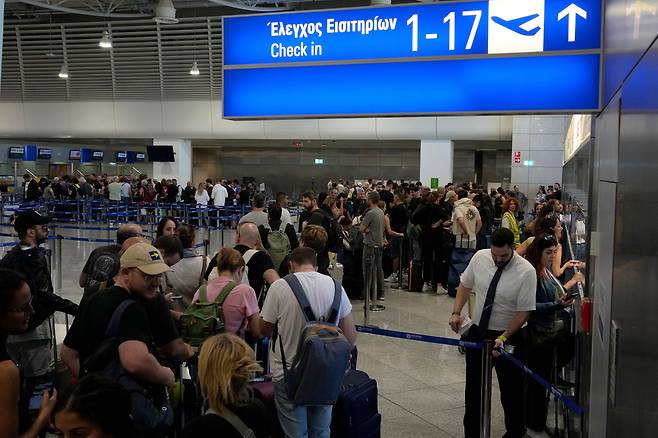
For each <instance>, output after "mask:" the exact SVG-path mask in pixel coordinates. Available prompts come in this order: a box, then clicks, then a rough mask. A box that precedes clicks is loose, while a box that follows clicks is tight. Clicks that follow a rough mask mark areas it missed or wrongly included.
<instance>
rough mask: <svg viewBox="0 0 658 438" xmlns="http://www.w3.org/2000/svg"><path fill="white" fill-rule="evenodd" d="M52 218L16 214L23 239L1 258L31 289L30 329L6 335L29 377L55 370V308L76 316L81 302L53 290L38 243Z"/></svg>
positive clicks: (1, 265) (45, 235) (2, 265)
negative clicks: (21, 332) (50, 319)
mask: <svg viewBox="0 0 658 438" xmlns="http://www.w3.org/2000/svg"><path fill="white" fill-rule="evenodd" d="M50 221H51V218H50V217H47V216H41V215H40V214H39V213H37V212H35V211H31V210H28V211H24V212H21V213H19V214H18V216H16V220H15V221H14V229H15V230H16V233H17V234H18V238H19V239H20V242H19V243H18V245H16V246H15V247H13V248H12V249H11V250H10V251H9V252H8V253H7V255H5V256H4V257H3V259H2V260H1V261H0V268H5V269H10V270H12V271H15V272H19V273H21V274H23V276H24V277H25V279H26V281H27V284H28V286H30V292H32V297H33V298H32V307H33V308H34V314H33V315H32V317H31V318H30V323H29V326H28V331H27V332H26V333H24V334H22V335H17V336H10V337H9V338H8V339H7V350H8V351H9V354H10V355H11V356H12V358H13V359H14V361H15V362H17V363H20V364H21V372H22V373H23V375H24V376H25V377H26V378H38V377H42V376H44V375H46V374H48V373H50V372H52V371H53V370H52V363H53V359H54V358H53V356H52V353H53V348H52V345H51V339H52V333H51V330H50V323H49V318H50V316H51V315H52V314H53V313H55V312H64V313H68V314H69V315H73V316H75V315H76V314H77V313H78V306H77V305H76V304H75V303H73V302H71V301H69V300H67V299H64V298H62V297H60V296H58V295H55V293H54V291H53V283H52V281H51V279H50V270H49V269H48V261H47V259H46V256H45V253H44V250H43V249H42V248H40V247H39V245H41V244H43V243H45V242H46V241H47V240H48V223H50Z"/></svg>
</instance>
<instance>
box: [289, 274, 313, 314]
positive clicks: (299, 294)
mask: <svg viewBox="0 0 658 438" xmlns="http://www.w3.org/2000/svg"><path fill="white" fill-rule="evenodd" d="M283 279H284V280H285V281H286V283H288V286H290V289H292V293H293V294H295V298H297V302H298V303H299V306H300V307H301V308H302V313H304V318H306V322H311V321H316V320H317V319H316V318H315V315H314V314H313V309H311V303H309V302H308V298H306V293H305V292H304V288H303V287H302V284H301V283H300V282H299V279H298V278H297V277H296V276H295V274H288V275H286V276H285V277H284V278H283Z"/></svg>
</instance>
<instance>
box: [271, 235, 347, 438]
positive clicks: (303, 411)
mask: <svg viewBox="0 0 658 438" xmlns="http://www.w3.org/2000/svg"><path fill="white" fill-rule="evenodd" d="M290 272H292V273H293V275H295V276H296V277H297V279H298V280H299V282H300V283H301V285H302V287H303V289H304V292H305V294H306V297H307V298H308V301H309V303H310V305H311V309H312V310H313V313H314V315H328V314H329V311H330V310H331V306H332V302H333V299H334V293H335V285H334V281H333V279H332V278H331V277H328V276H326V275H323V274H320V273H318V272H317V261H316V256H315V252H314V251H313V250H312V249H310V248H304V247H300V248H296V249H295V250H294V251H293V252H292V253H291V254H290ZM318 317H319V316H318ZM305 325H306V320H305V318H304V314H303V313H302V309H301V307H300V305H299V303H298V301H297V298H296V297H295V295H294V293H293V291H292V289H290V286H289V285H288V283H287V282H286V281H285V280H284V279H281V280H278V281H276V282H274V283H273V284H272V286H270V289H269V291H268V293H267V297H266V298H265V303H264V304H263V310H262V312H261V320H260V327H261V332H262V333H263V336H270V335H271V334H272V333H273V331H274V327H275V326H277V327H278V336H281V340H282V342H283V348H284V350H285V357H286V362H287V364H288V366H290V364H292V363H293V362H294V361H295V359H296V357H295V356H296V354H297V345H298V343H299V339H300V335H301V332H302V329H303V328H304V326H305ZM338 326H339V327H340V329H341V330H342V331H343V334H344V335H345V337H346V338H347V340H348V341H349V342H351V343H352V345H354V344H355V342H356V328H355V326H354V319H353V318H352V304H351V303H350V301H349V299H348V298H347V294H346V293H345V290H344V289H343V291H342V297H341V301H340V310H339V312H338ZM273 342H274V341H273ZM275 345H276V348H275V349H274V350H275V351H274V352H273V353H272V354H271V355H270V366H271V369H272V380H273V381H274V393H275V402H276V406H277V411H278V415H279V422H280V423H281V428H282V429H283V432H284V434H285V436H286V437H288V438H297V437H308V436H312V437H327V438H328V437H329V426H330V425H331V411H332V406H331V405H325V406H297V405H295V404H294V402H293V401H292V400H290V399H289V398H288V395H287V394H286V387H285V383H284V382H283V364H282V360H281V344H280V343H279V341H276V344H275Z"/></svg>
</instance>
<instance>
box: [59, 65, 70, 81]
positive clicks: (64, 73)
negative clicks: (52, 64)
mask: <svg viewBox="0 0 658 438" xmlns="http://www.w3.org/2000/svg"><path fill="white" fill-rule="evenodd" d="M59 77H60V79H68V78H69V68H68V67H67V66H66V64H63V65H62V68H60V69H59Z"/></svg>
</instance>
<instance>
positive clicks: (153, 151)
mask: <svg viewBox="0 0 658 438" xmlns="http://www.w3.org/2000/svg"><path fill="white" fill-rule="evenodd" d="M146 153H148V156H149V161H151V162H154V163H157V162H165V163H173V162H174V161H176V158H175V156H174V147H173V146H167V145H165V146H161V145H158V146H147V147H146Z"/></svg>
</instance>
